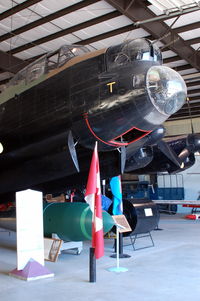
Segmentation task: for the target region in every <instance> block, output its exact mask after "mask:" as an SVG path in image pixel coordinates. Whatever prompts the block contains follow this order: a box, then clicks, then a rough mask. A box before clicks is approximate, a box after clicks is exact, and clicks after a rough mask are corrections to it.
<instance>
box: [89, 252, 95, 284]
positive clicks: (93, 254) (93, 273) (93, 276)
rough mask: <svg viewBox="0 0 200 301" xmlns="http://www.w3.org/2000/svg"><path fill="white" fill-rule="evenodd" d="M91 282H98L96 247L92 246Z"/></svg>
mask: <svg viewBox="0 0 200 301" xmlns="http://www.w3.org/2000/svg"><path fill="white" fill-rule="evenodd" d="M89 279H90V282H96V258H95V248H90V275H89Z"/></svg>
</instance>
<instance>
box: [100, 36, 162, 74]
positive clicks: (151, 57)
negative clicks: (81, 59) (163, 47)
mask: <svg viewBox="0 0 200 301" xmlns="http://www.w3.org/2000/svg"><path fill="white" fill-rule="evenodd" d="M106 57H107V68H108V69H112V68H116V67H118V66H122V65H125V64H127V63H129V62H134V61H141V60H143V61H159V62H162V54H161V51H160V50H159V48H158V47H157V46H156V45H154V44H152V43H151V41H149V40H147V39H136V40H128V41H126V42H124V43H123V44H120V45H116V46H113V47H109V48H108V50H107V53H106Z"/></svg>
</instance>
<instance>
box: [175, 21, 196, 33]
mask: <svg viewBox="0 0 200 301" xmlns="http://www.w3.org/2000/svg"><path fill="white" fill-rule="evenodd" d="M199 27H200V22H195V23H191V24H188V25H184V26H180V27H177V28H174V29H173V30H174V31H175V32H176V33H181V32H184V31H189V30H194V29H197V28H199Z"/></svg>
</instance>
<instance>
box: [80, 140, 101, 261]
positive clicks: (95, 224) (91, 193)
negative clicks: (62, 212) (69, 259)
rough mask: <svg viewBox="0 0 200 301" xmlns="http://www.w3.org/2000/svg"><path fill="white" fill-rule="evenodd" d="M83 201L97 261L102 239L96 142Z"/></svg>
mask: <svg viewBox="0 0 200 301" xmlns="http://www.w3.org/2000/svg"><path fill="white" fill-rule="evenodd" d="M85 200H86V202H87V203H88V204H89V206H90V209H91V211H92V247H93V248H95V257H96V259H98V258H100V257H102V256H103V255H104V238H103V219H102V207H101V186H100V171H99V158H98V152H97V142H96V144H95V148H94V152H93V155H92V161H91V165H90V171H89V176H88V181H87V187H86V193H85Z"/></svg>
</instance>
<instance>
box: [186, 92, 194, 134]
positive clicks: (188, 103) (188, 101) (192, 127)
mask: <svg viewBox="0 0 200 301" xmlns="http://www.w3.org/2000/svg"><path fill="white" fill-rule="evenodd" d="M186 101H187V105H188V111H189V116H190V124H191V130H192V134H194V126H193V122H192V114H191V109H190V100H189V98H188V97H187V99H186Z"/></svg>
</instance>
